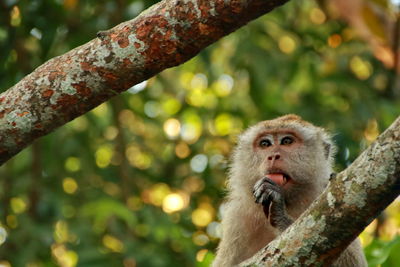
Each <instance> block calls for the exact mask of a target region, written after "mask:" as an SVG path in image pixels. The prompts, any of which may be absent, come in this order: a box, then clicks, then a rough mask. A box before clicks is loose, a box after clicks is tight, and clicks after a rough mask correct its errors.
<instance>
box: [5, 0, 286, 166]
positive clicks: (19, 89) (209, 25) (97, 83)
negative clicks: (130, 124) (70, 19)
mask: <svg viewBox="0 0 400 267" xmlns="http://www.w3.org/2000/svg"><path fill="white" fill-rule="evenodd" d="M286 1H287V0H164V1H162V2H160V3H158V4H156V5H154V6H152V7H151V8H149V9H148V10H146V11H145V12H143V13H142V14H141V15H139V16H138V17H137V18H135V19H133V20H131V21H127V22H124V23H122V24H120V25H118V26H116V27H114V28H113V29H111V30H109V31H104V32H99V33H98V38H96V39H94V40H92V41H90V42H89V43H87V44H85V45H83V46H80V47H78V48H76V49H74V50H72V51H70V52H68V53H67V54H64V55H62V56H60V57H56V58H54V59H52V60H49V61H48V62H46V63H45V64H43V65H42V66H40V67H38V68H37V69H36V70H35V71H33V72H32V73H31V74H30V75H28V76H27V77H25V78H24V79H23V80H21V81H20V82H19V83H18V84H16V85H15V86H13V87H12V88H10V89H9V90H8V91H6V92H4V93H2V94H1V95H0V164H2V163H4V162H5V161H7V160H8V159H9V158H11V157H12V156H13V155H15V154H17V153H18V152H19V151H21V150H22V149H23V148H25V147H26V146H27V145H29V144H30V143H32V141H33V140H34V139H36V138H38V137H40V136H43V135H45V134H47V133H49V132H51V131H53V130H54V129H55V128H57V127H58V126H60V125H63V124H65V123H66V122H68V121H70V120H72V119H74V118H76V117H78V116H80V115H82V114H84V113H86V112H88V111H89V110H91V109H92V108H93V107H96V106H97V105H99V104H101V103H102V102H104V101H106V100H108V99H110V98H111V97H112V96H114V95H116V94H119V93H121V92H122V91H124V90H127V89H128V88H130V87H131V86H133V85H135V84H137V83H139V82H141V81H143V80H145V79H148V78H149V77H151V76H153V75H154V74H156V73H158V72H160V71H162V70H164V69H166V68H169V67H172V66H176V65H179V64H181V63H183V62H185V61H187V60H188V59H190V58H192V57H193V56H195V55H196V54H197V53H199V52H200V51H201V50H202V49H204V48H205V47H207V46H208V45H210V44H211V43H213V42H215V41H217V40H218V39H220V38H221V37H223V36H225V35H227V34H229V33H230V32H232V31H234V30H236V29H237V28H239V27H241V26H243V25H245V24H246V23H248V22H249V21H251V20H253V19H255V18H257V17H259V16H261V15H263V14H265V13H267V12H269V11H271V10H272V9H274V8H275V7H277V6H280V5H282V4H284V3H285V2H286Z"/></svg>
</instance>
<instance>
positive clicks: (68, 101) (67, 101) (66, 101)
mask: <svg viewBox="0 0 400 267" xmlns="http://www.w3.org/2000/svg"><path fill="white" fill-rule="evenodd" d="M77 102H78V98H77V97H76V96H75V95H64V96H61V97H60V98H58V99H57V104H56V105H52V106H51V107H52V108H53V109H59V108H65V107H70V106H72V105H75V104H76V103H77Z"/></svg>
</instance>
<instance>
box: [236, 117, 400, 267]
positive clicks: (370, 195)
mask: <svg viewBox="0 0 400 267" xmlns="http://www.w3.org/2000/svg"><path fill="white" fill-rule="evenodd" d="M399 194H400V117H399V118H397V120H396V121H395V122H394V123H393V124H392V125H391V126H390V128H389V129H387V130H386V131H385V132H384V133H383V134H381V135H380V136H379V138H378V139H377V140H376V141H375V142H374V143H373V144H372V145H371V146H370V147H369V148H368V149H367V150H366V151H364V152H363V153H362V154H361V155H360V156H359V157H358V158H357V160H355V161H354V162H353V164H351V165H350V166H349V167H348V168H347V169H346V170H344V171H343V172H341V173H340V174H339V175H338V176H337V177H336V178H335V179H334V180H333V181H332V182H331V183H330V185H329V186H328V188H327V189H326V190H325V191H324V192H323V193H322V194H321V196H320V197H319V198H318V199H317V200H316V201H315V202H314V203H313V204H312V205H311V206H310V208H309V209H307V211H305V212H304V214H303V215H302V216H301V217H300V218H299V219H298V220H296V222H295V223H294V224H292V226H291V227H289V228H288V229H287V230H286V231H285V232H284V233H283V234H282V235H281V236H280V237H279V238H277V239H276V240H274V241H272V242H271V243H269V244H268V245H267V246H266V247H265V248H264V249H262V250H261V251H260V252H259V253H257V254H256V255H255V256H254V257H253V258H251V259H250V260H248V261H246V262H245V263H242V265H241V266H250V265H251V266H254V265H256V266H330V264H331V263H332V262H333V261H334V260H335V259H336V258H337V257H338V256H339V255H340V253H341V252H342V251H343V250H344V249H345V248H346V247H347V246H348V244H350V243H351V241H353V240H354V239H355V238H356V237H357V236H358V234H360V233H361V232H362V230H363V229H364V228H365V227H366V226H367V225H368V224H369V223H370V222H371V221H372V220H373V219H374V218H376V217H377V216H378V215H379V213H380V212H381V211H382V210H383V209H384V208H385V207H387V206H388V205H389V204H390V203H391V202H392V201H393V200H394V199H395V198H396V197H397V196H398V195H399Z"/></svg>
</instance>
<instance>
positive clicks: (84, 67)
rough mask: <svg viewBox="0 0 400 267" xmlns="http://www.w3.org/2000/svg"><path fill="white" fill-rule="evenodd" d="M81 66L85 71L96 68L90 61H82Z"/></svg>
mask: <svg viewBox="0 0 400 267" xmlns="http://www.w3.org/2000/svg"><path fill="white" fill-rule="evenodd" d="M81 68H82V70H84V71H92V70H95V69H96V68H95V67H93V66H92V65H91V64H90V63H88V62H81Z"/></svg>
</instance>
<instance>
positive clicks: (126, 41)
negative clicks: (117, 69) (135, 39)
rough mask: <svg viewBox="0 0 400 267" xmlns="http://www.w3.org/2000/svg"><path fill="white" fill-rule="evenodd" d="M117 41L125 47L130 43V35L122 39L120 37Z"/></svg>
mask: <svg viewBox="0 0 400 267" xmlns="http://www.w3.org/2000/svg"><path fill="white" fill-rule="evenodd" d="M117 43H118V45H119V47H121V48H125V47H127V46H128V45H129V39H128V37H125V36H124V37H121V38H120V39H118V41H117Z"/></svg>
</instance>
